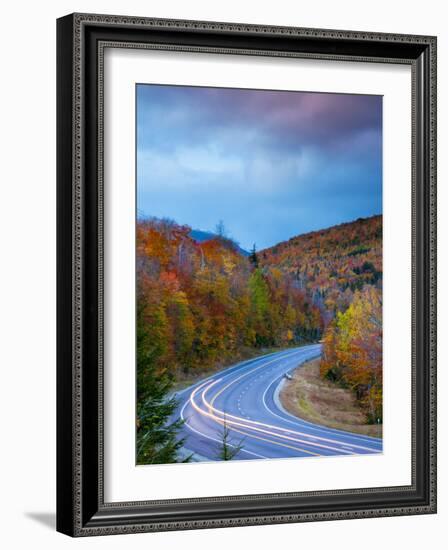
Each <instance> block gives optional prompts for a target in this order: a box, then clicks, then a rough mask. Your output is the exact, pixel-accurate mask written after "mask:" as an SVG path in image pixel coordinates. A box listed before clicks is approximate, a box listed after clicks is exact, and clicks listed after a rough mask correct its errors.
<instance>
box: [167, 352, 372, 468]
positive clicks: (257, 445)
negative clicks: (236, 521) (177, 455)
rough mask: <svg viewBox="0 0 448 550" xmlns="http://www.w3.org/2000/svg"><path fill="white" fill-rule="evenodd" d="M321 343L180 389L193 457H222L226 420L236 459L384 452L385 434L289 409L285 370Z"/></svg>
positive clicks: (181, 410)
mask: <svg viewBox="0 0 448 550" xmlns="http://www.w3.org/2000/svg"><path fill="white" fill-rule="evenodd" d="M320 352H321V345H320V344H313V345H308V346H303V347H300V348H291V349H288V350H286V351H280V352H276V353H271V354H268V355H264V356H261V357H257V358H256V359H251V360H249V361H244V362H241V363H238V364H236V365H234V366H232V367H229V368H227V369H225V370H223V371H221V372H219V373H217V374H215V375H213V376H210V377H208V378H205V379H203V380H201V381H200V382H198V383H196V384H194V385H193V386H190V387H189V388H187V389H185V390H183V391H181V392H178V393H177V394H176V398H177V400H178V403H179V405H178V408H177V410H176V414H175V417H177V418H179V417H180V418H182V419H183V420H184V424H183V427H182V429H181V432H180V434H179V435H180V437H182V438H185V443H184V446H185V449H184V452H185V453H188V452H190V453H194V456H193V460H197V461H205V460H207V461H210V460H220V459H219V452H220V448H221V447H222V440H223V431H224V428H223V424H224V422H225V424H226V426H227V429H228V432H229V437H228V443H229V445H230V446H231V447H232V446H238V445H239V444H240V445H241V446H242V447H241V449H240V451H239V452H238V454H237V455H236V456H235V459H238V460H247V459H261V458H292V457H316V456H332V455H333V456H334V455H353V454H373V453H381V452H382V439H376V438H373V437H368V436H364V435H358V434H353V433H348V432H344V431H340V430H335V429H332V428H327V427H324V426H321V425H318V424H312V423H310V422H307V421H306V420H302V419H300V418H297V417H295V416H293V415H291V414H290V413H288V412H287V411H286V410H285V409H283V407H282V406H281V404H280V401H279V398H278V394H279V390H280V387H281V384H282V381H283V380H284V378H285V374H286V373H289V372H290V371H292V370H294V369H295V368H297V367H298V366H299V365H301V364H303V363H304V362H305V361H308V360H309V359H312V358H314V357H318V356H319V355H320Z"/></svg>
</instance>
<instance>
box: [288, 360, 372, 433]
mask: <svg viewBox="0 0 448 550" xmlns="http://www.w3.org/2000/svg"><path fill="white" fill-rule="evenodd" d="M319 364H320V359H312V360H311V361H308V362H307V363H305V364H304V365H302V366H301V367H300V368H298V369H296V370H295V371H294V373H293V378H292V380H287V381H286V383H285V384H284V386H283V388H282V390H281V392H280V401H281V403H282V405H283V406H284V408H285V409H286V410H287V411H288V412H290V413H291V414H293V415H294V416H298V417H299V418H303V419H304V420H308V421H309V422H314V423H316V424H322V425H323V426H328V427H329V428H336V429H338V430H344V431H347V432H353V433H358V434H363V435H369V436H372V437H382V425H379V426H377V425H372V424H366V416H365V414H364V412H363V411H362V409H361V408H360V406H359V405H358V404H357V402H356V399H355V397H354V395H353V393H352V392H351V391H350V390H347V389H344V388H340V387H339V386H337V385H336V384H334V383H333V382H330V381H329V380H323V379H322V378H321V377H320V374H319Z"/></svg>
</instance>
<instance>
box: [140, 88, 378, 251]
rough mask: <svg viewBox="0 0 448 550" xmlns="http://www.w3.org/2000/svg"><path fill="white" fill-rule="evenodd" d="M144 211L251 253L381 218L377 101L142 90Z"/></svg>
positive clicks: (312, 95)
mask: <svg viewBox="0 0 448 550" xmlns="http://www.w3.org/2000/svg"><path fill="white" fill-rule="evenodd" d="M137 209H138V213H139V215H145V216H155V217H158V218H164V217H165V218H170V219H173V220H175V221H176V222H177V223H180V224H187V225H189V226H190V227H192V228H194V229H201V230H204V231H207V230H209V231H213V230H214V228H215V226H216V224H217V223H218V222H219V220H222V221H223V222H224V224H225V227H226V229H227V231H228V233H229V236H231V237H232V238H234V239H235V240H236V241H238V242H239V243H240V246H242V247H243V248H245V249H250V248H251V247H252V245H253V244H254V243H255V244H256V247H257V249H258V250H260V249H262V248H265V247H268V246H272V245H274V244H276V243H278V242H281V241H283V240H286V239H289V238H290V237H293V236H295V235H299V234H301V233H306V232H308V231H313V230H316V229H321V228H325V227H329V226H331V225H335V224H338V223H341V222H345V221H350V220H354V219H356V218H359V217H366V216H371V215H373V214H380V213H381V212H382V98H381V97H380V96H362V95H347V94H322V93H311V92H279V91H265V90H241V89H229V88H199V87H190V86H163V85H148V84H139V85H137Z"/></svg>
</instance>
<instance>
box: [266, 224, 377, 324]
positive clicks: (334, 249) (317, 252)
mask: <svg viewBox="0 0 448 550" xmlns="http://www.w3.org/2000/svg"><path fill="white" fill-rule="evenodd" d="M258 257H259V262H260V265H262V266H263V267H264V268H265V269H279V270H280V271H281V272H282V273H283V274H284V275H286V274H289V275H290V276H292V277H293V278H294V280H295V281H296V284H297V286H298V287H299V288H301V289H305V290H306V291H307V294H308V295H309V296H311V297H312V299H313V303H314V304H316V305H319V306H320V307H323V308H324V309H325V310H326V311H327V312H328V313H331V314H332V313H334V312H335V311H337V310H341V309H345V308H346V307H347V306H348V305H349V304H350V303H351V301H352V299H353V294H354V292H355V291H356V290H361V289H362V288H363V287H364V286H365V285H372V286H375V287H377V288H381V282H382V271H383V267H382V216H372V217H370V218H360V219H358V220H356V221H354V222H350V223H343V224H341V225H336V226H333V227H330V228H328V229H323V230H320V231H314V232H311V233H306V234H304V235H299V236H297V237H293V238H291V239H289V240H288V241H284V242H281V243H278V244H276V245H275V246H273V247H271V248H267V249H265V250H261V251H260V252H259V253H258Z"/></svg>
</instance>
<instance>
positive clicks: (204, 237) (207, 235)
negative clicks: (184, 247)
mask: <svg viewBox="0 0 448 550" xmlns="http://www.w3.org/2000/svg"><path fill="white" fill-rule="evenodd" d="M189 236H190V237H191V238H192V239H193V240H195V241H196V242H198V243H203V242H206V241H211V240H213V239H216V238H218V235H216V233H212V232H211V231H202V230H201V229H192V230H191V231H190V233H189ZM229 240H230V241H232V242H233V244H234V245H235V248H236V250H237V251H238V252H239V253H240V254H241V255H242V256H245V257H247V256H249V252H248V251H247V250H244V248H241V247H240V246H239V245H238V244H237V243H236V242H235V241H234V240H233V239H229Z"/></svg>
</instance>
